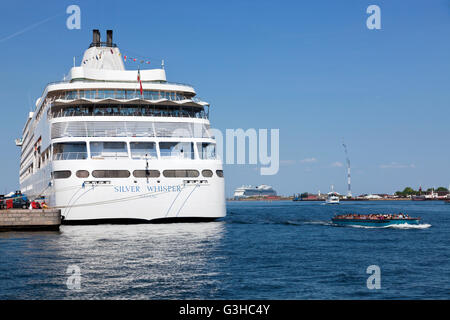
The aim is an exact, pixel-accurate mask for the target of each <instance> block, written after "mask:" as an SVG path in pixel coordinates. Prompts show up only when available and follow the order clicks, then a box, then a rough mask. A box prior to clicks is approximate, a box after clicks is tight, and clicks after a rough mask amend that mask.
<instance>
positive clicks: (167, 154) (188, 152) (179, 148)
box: [159, 142, 194, 159]
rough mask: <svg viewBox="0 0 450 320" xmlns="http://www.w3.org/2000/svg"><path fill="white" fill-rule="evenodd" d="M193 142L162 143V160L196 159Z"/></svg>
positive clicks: (160, 144) (160, 146) (160, 147)
mask: <svg viewBox="0 0 450 320" xmlns="http://www.w3.org/2000/svg"><path fill="white" fill-rule="evenodd" d="M193 146H194V144H193V143H192V142H160V143H159V149H160V152H161V158H182V159H194V147H193Z"/></svg>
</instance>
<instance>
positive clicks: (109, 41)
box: [106, 30, 113, 47]
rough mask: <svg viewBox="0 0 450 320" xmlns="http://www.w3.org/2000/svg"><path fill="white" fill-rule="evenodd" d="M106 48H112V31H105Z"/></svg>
mask: <svg viewBox="0 0 450 320" xmlns="http://www.w3.org/2000/svg"><path fill="white" fill-rule="evenodd" d="M106 46H107V47H112V46H113V31H112V30H106Z"/></svg>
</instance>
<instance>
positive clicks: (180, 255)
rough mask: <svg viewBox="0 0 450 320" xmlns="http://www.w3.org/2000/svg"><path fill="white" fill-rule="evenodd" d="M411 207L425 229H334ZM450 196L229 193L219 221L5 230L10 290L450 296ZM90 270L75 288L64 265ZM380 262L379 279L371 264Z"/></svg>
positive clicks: (3, 270)
mask: <svg viewBox="0 0 450 320" xmlns="http://www.w3.org/2000/svg"><path fill="white" fill-rule="evenodd" d="M398 211H402V212H406V213H408V214H410V215H411V216H417V215H418V216H420V217H422V218H423V221H424V223H426V224H428V225H431V226H425V228H422V229H392V228H382V229H365V228H354V227H336V226H333V225H331V224H330V223H329V221H330V218H331V216H332V215H333V214H334V213H344V212H359V213H370V212H374V213H375V212H393V213H394V212H398ZM449 248H450V205H448V204H444V203H442V202H423V203H417V202H416V203H412V202H376V201H372V202H358V203H343V204H341V205H339V206H329V205H323V204H321V203H314V202H309V203H299V202H272V203H268V202H230V203H228V216H227V217H226V219H224V220H223V221H220V222H211V223H198V224H167V225H126V226H114V225H103V226H63V227H62V228H61V232H59V233H55V232H46V233H14V232H8V233H0V299H431V298H437V299H449V298H450V249H449ZM69 265H77V266H79V268H80V269H81V289H80V290H69V289H68V288H67V286H66V281H67V277H68V276H69V275H67V274H66V270H67V268H68V266H69ZM369 265H378V266H379V267H380V269H381V289H379V290H369V289H367V287H366V280H367V278H368V277H369V274H366V268H367V267H368V266H369Z"/></svg>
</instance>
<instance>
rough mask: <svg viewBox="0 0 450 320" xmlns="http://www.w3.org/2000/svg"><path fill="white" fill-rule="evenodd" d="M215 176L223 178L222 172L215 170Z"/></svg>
mask: <svg viewBox="0 0 450 320" xmlns="http://www.w3.org/2000/svg"><path fill="white" fill-rule="evenodd" d="M216 174H217V176H218V177H220V178H223V170H216Z"/></svg>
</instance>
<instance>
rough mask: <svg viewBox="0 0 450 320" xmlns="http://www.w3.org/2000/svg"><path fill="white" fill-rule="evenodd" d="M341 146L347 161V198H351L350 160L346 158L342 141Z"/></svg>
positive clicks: (345, 150)
mask: <svg viewBox="0 0 450 320" xmlns="http://www.w3.org/2000/svg"><path fill="white" fill-rule="evenodd" d="M342 146H343V147H344V152H345V157H346V160H347V183H348V190H347V198H351V197H352V187H351V178H350V158H349V157H348V152H347V146H346V145H345V142H344V141H342Z"/></svg>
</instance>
